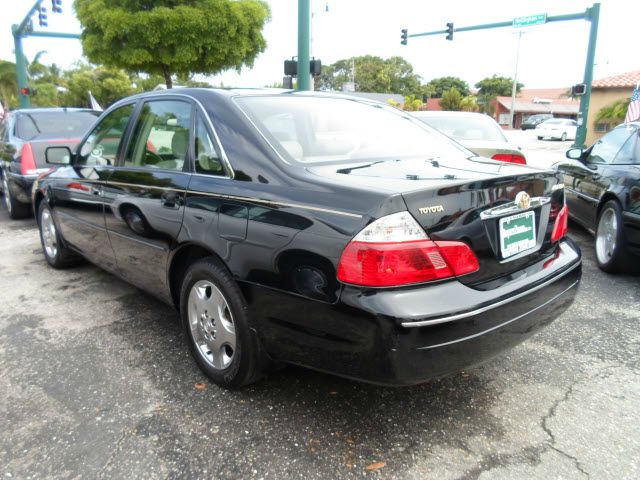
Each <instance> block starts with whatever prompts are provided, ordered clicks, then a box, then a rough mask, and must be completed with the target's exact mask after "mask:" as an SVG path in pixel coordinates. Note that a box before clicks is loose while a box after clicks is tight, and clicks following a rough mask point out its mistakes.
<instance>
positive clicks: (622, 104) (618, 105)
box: [594, 98, 631, 126]
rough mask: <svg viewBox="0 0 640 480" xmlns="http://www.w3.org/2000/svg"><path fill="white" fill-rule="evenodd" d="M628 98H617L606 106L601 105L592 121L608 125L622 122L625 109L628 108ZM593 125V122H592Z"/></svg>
mask: <svg viewBox="0 0 640 480" xmlns="http://www.w3.org/2000/svg"><path fill="white" fill-rule="evenodd" d="M630 100H631V99H630V98H625V99H622V100H617V101H615V102H613V103H611V104H609V105H607V106H606V107H602V108H601V109H600V110H598V113H596V117H595V119H594V123H606V124H609V125H618V124H619V123H622V122H624V119H625V117H626V116H627V109H628V108H629V102H630ZM594 126H595V124H594Z"/></svg>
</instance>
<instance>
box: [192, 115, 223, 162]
mask: <svg viewBox="0 0 640 480" xmlns="http://www.w3.org/2000/svg"><path fill="white" fill-rule="evenodd" d="M195 167H196V173H201V174H204V175H225V171H224V168H222V162H221V161H220V156H219V155H218V153H217V152H216V149H215V146H214V143H213V139H212V138H211V135H209V131H208V130H207V127H206V126H205V124H204V121H203V119H202V116H201V115H198V119H197V120H196V145H195Z"/></svg>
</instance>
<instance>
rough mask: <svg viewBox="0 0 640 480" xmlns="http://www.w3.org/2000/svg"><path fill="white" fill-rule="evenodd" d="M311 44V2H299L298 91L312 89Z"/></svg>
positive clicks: (308, 0)
mask: <svg viewBox="0 0 640 480" xmlns="http://www.w3.org/2000/svg"><path fill="white" fill-rule="evenodd" d="M310 44H311V6H310V0H298V90H310V89H311V69H310V64H309V61H310V60H311V55H310V52H309V50H310Z"/></svg>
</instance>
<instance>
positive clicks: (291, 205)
mask: <svg viewBox="0 0 640 480" xmlns="http://www.w3.org/2000/svg"><path fill="white" fill-rule="evenodd" d="M94 183H98V181H95V182H94ZM102 183H103V184H104V185H119V186H123V187H136V188H149V189H157V190H163V191H172V192H178V193H189V194H192V195H204V196H207V197H213V198H223V199H226V200H236V201H239V202H251V203H260V204H262V205H268V206H271V207H285V208H300V209H303V210H311V211H314V212H323V213H333V214H335V215H343V216H345V217H353V218H362V215H358V214H357V213H349V212H343V211H340V210H332V209H329V208H322V207H314V206H312V205H303V204H300V203H288V202H280V201H272V200H265V199H262V198H254V197H240V196H236V195H226V194H223V193H209V192H202V191H199V190H182V189H179V188H171V187H158V186H153V185H141V184H134V183H124V182H112V181H106V182H105V181H102Z"/></svg>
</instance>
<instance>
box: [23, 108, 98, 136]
mask: <svg viewBox="0 0 640 480" xmlns="http://www.w3.org/2000/svg"><path fill="white" fill-rule="evenodd" d="M97 116H98V114H97V113H95V112H37V111H33V112H23V113H21V114H20V117H19V118H18V120H17V123H16V135H17V136H18V137H19V138H22V139H23V140H30V139H32V138H35V137H39V136H43V137H59V138H80V137H82V136H83V135H84V134H85V133H86V132H87V131H88V130H89V128H90V127H91V125H93V122H95V120H96V117H97Z"/></svg>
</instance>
